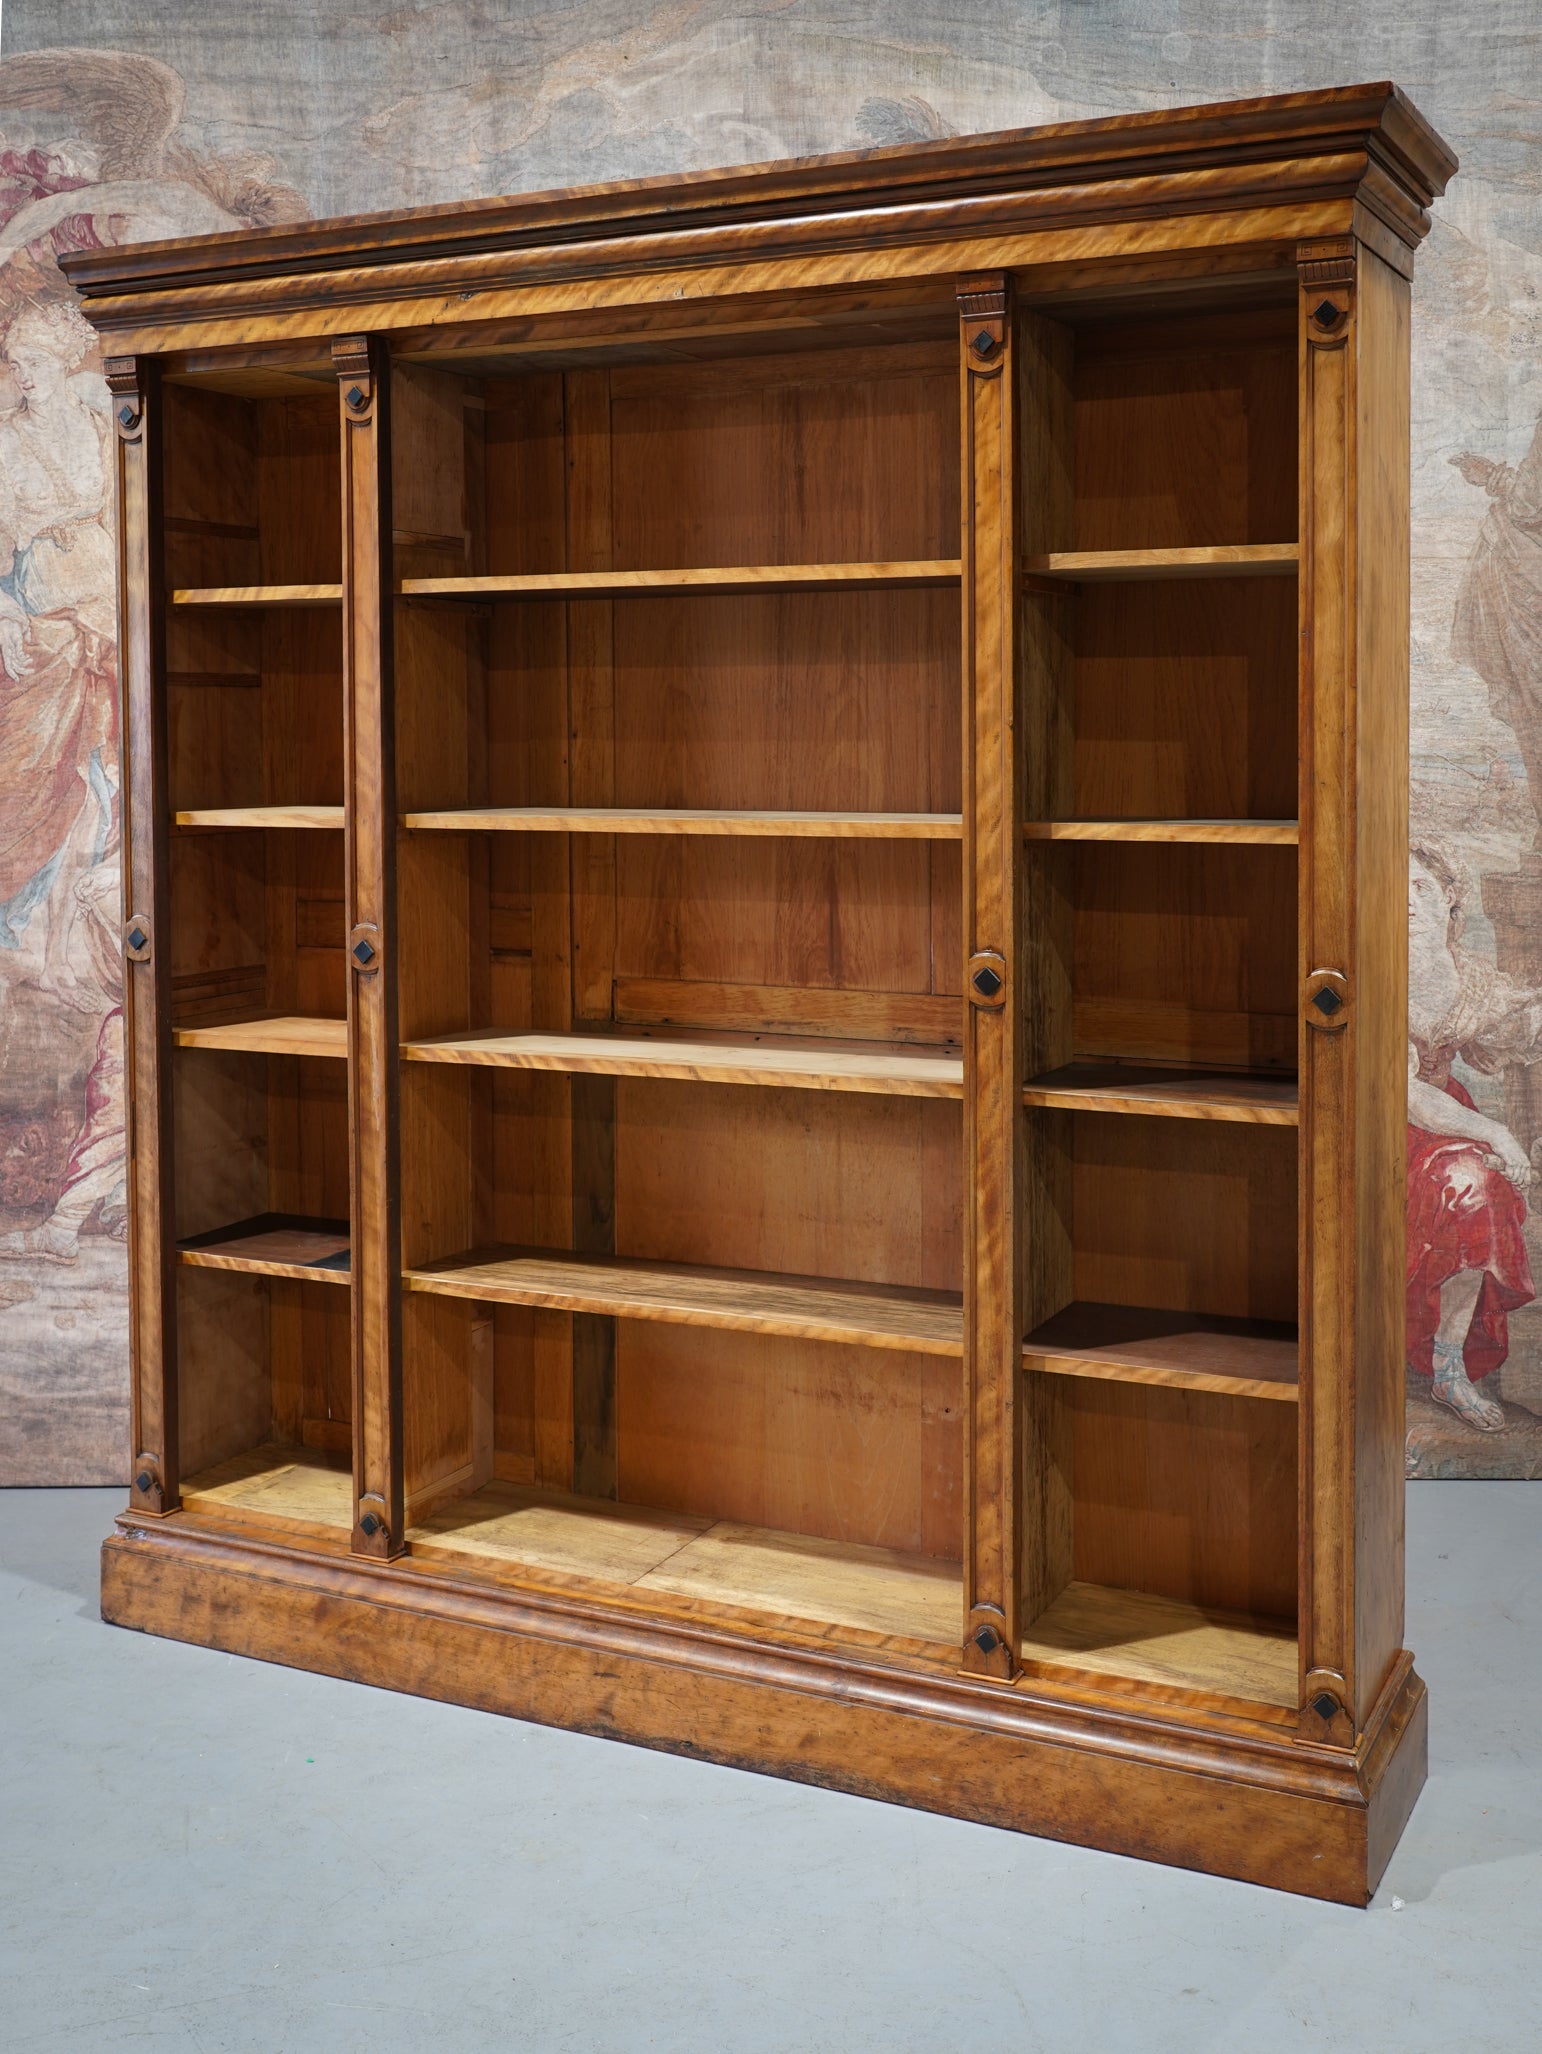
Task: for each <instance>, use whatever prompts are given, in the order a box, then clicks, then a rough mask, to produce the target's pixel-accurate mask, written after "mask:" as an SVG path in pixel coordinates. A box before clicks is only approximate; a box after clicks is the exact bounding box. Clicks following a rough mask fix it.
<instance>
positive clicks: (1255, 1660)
mask: <svg viewBox="0 0 1542 2054" xmlns="http://www.w3.org/2000/svg"><path fill="white" fill-rule="evenodd" d="M1023 1660H1024V1661H1025V1662H1028V1663H1033V1664H1042V1665H1043V1667H1044V1668H1045V1669H1047V1670H1049V1671H1050V1672H1051V1673H1053V1672H1054V1671H1055V1670H1057V1669H1063V1670H1078V1671H1081V1672H1082V1673H1083V1674H1087V1675H1098V1676H1119V1677H1123V1678H1126V1679H1127V1680H1128V1681H1130V1682H1132V1683H1156V1684H1163V1685H1166V1686H1168V1687H1169V1688H1173V1689H1178V1690H1183V1691H1195V1690H1204V1691H1209V1692H1212V1693H1214V1694H1215V1695H1216V1696H1218V1697H1222V1698H1229V1699H1234V1700H1238V1701H1241V1702H1242V1703H1256V1704H1264V1705H1279V1706H1282V1707H1284V1706H1289V1707H1292V1708H1293V1707H1294V1705H1295V1702H1296V1692H1297V1664H1298V1653H1297V1647H1296V1636H1295V1635H1294V1633H1292V1632H1291V1631H1290V1630H1289V1628H1288V1627H1281V1626H1271V1625H1270V1624H1268V1623H1267V1622H1260V1621H1254V1620H1251V1619H1245V1618H1240V1617H1238V1616H1237V1615H1235V1614H1232V1613H1227V1612H1213V1611H1209V1610H1206V1609H1205V1608H1203V1607H1201V1606H1199V1605H1186V1604H1182V1603H1179V1602H1178V1601H1176V1600H1174V1599H1172V1598H1159V1597H1152V1596H1150V1595H1148V1594H1147V1593H1146V1592H1144V1591H1138V1590H1109V1589H1106V1588H1104V1587H1102V1586H1100V1585H1098V1584H1093V1583H1071V1584H1068V1585H1067V1586H1066V1588H1065V1590H1064V1591H1062V1592H1061V1594H1060V1596H1059V1597H1058V1598H1057V1599H1056V1600H1055V1602H1054V1604H1053V1605H1051V1606H1050V1608H1049V1610H1048V1611H1047V1612H1045V1613H1043V1614H1042V1615H1041V1616H1040V1617H1039V1618H1038V1619H1036V1620H1035V1621H1034V1622H1033V1624H1032V1626H1031V1627H1030V1628H1029V1629H1028V1631H1027V1632H1026V1633H1025V1634H1024V1635H1023Z"/></svg>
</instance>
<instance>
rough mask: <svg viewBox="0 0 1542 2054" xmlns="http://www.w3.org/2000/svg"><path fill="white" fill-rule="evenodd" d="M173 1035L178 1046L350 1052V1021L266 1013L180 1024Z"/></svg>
mask: <svg viewBox="0 0 1542 2054" xmlns="http://www.w3.org/2000/svg"><path fill="white" fill-rule="evenodd" d="M172 1039H173V1041H175V1043H176V1044H177V1046H178V1048H220V1049H245V1050H249V1051H251V1052H253V1053H256V1054H263V1055H276V1056H323V1057H325V1058H327V1059H328V1060H329V1061H343V1060H345V1059H346V1058H347V1054H348V1022H347V1021H346V1020H307V1019H300V1018H297V1017H294V1016H292V1015H286V1014H264V1015H262V1016H261V1017H260V1018H258V1019H255V1020H227V1021H223V1022H220V1023H219V1024H217V1025H214V1026H209V1027H178V1028H176V1029H175V1030H174V1032H173V1034H172Z"/></svg>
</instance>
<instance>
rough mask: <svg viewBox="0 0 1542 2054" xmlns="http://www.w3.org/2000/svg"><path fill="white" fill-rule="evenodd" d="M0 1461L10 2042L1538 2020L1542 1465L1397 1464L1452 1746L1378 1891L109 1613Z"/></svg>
mask: <svg viewBox="0 0 1542 2054" xmlns="http://www.w3.org/2000/svg"><path fill="white" fill-rule="evenodd" d="M118 1502H119V1495H118V1493H117V1492H110V1491H13V1492H8V1493H0V1789H3V1809H0V1988H3V1990H4V1993H5V1994H4V1997H3V1999H0V2045H3V2046H4V2047H5V2048H6V2049H7V2050H8V2054H23V2050H27V2054H33V2050H37V2054H42V2050H44V2049H48V2050H58V2054H97V2050H98V2049H100V2050H104V2054H105V2050H109V2049H110V2050H112V2054H130V2050H137V2049H144V2050H151V2049H153V2050H155V2054H177V2050H182V2049H189V2050H194V2049H196V2050H198V2054H223V2050H236V2054H309V2050H311V2049H315V2050H325V2054H351V2050H353V2049H359V2050H361V2054H394V2050H397V2049H401V2050H412V2054H423V2050H427V2049H434V2050H436V2054H477V2050H481V2049H489V2050H494V2049H496V2050H498V2054H506V2050H510V2049H524V2048H534V2049H539V2050H542V2054H567V2050H573V2054H606V2050H613V2049H614V2050H631V2049H633V2048H659V2049H663V2050H666V2054H694V2050H697V2049H702V2050H709V2049H710V2050H712V2054H762V2050H764V2054H804V2050H808V2054H865V2050H868V2049H874V2050H877V2049H882V2050H883V2054H909V2050H912V2049H914V2050H925V2054H952V2050H954V2049H963V2048H981V2049H1012V2050H1014V2054H1016V2050H1025V2054H1027V2050H1038V2049H1045V2050H1051V2049H1052V2050H1054V2054H1113V2050H1122V2049H1127V2048H1128V2049H1132V2050H1138V2054H1165V2050H1168V2049H1172V2050H1182V2054H1205V2050H1211V2049H1215V2050H1220V2049H1237V2048H1241V2049H1245V2050H1246V2054H1274V2050H1276V2049H1290V2050H1295V2049H1302V2050H1306V2049H1311V2050H1313V2054H1322V2050H1324V2049H1353V2050H1354V2054H1380V2050H1381V2049H1388V2050H1394V2049H1395V2050H1397V2054H1422V2050H1425V2049H1430V2050H1437V2049H1438V2050H1440V2054H1488V2050H1498V2049H1502V2050H1505V2054H1511V2050H1515V2054H1522V2050H1525V2054H1530V2050H1534V2049H1536V2048H1537V2047H1538V2046H1539V2045H1542V2023H1539V2018H1542V1971H1539V1967H1538V1963H1539V1960H1542V1954H1539V1941H1542V1853H1539V1849H1542V1718H1539V1711H1542V1574H1539V1571H1542V1488H1539V1487H1538V1486H1536V1485H1528V1484H1515V1483H1483V1484H1475V1483H1469V1484H1423V1485H1416V1486H1414V1487H1413V1488H1412V1489H1411V1490H1410V1492H1409V1521H1408V1523H1409V1565H1408V1582H1409V1589H1410V1593H1411V1597H1410V1604H1409V1636H1410V1644H1411V1645H1412V1646H1413V1647H1414V1648H1415V1649H1416V1650H1417V1652H1418V1655H1419V1664H1420V1668H1421V1670H1422V1672H1423V1674H1424V1676H1425V1677H1426V1679H1427V1681H1428V1683H1429V1686H1430V1695H1431V1699H1432V1702H1433V1708H1434V1710H1433V1718H1432V1728H1433V1737H1432V1753H1433V1761H1432V1764H1431V1777H1430V1782H1429V1784H1428V1786H1427V1788H1426V1789H1425V1792H1424V1795H1423V1797H1422V1798H1421V1799H1420V1802H1419V1805H1418V1808H1417V1810H1416V1811H1415V1813H1414V1816H1413V1820H1412V1823H1411V1824H1410V1826H1409V1829H1408V1831H1407V1833H1406V1834H1405V1836H1404V1839H1403V1842H1402V1845H1401V1847H1400V1848H1399V1850H1398V1852H1397V1854H1396V1856H1395V1857H1394V1859H1393V1863H1392V1867H1391V1870H1390V1871H1389V1873H1388V1876H1387V1879H1386V1881H1385V1882H1384V1883H1383V1885H1382V1889H1381V1892H1380V1894H1379V1895H1378V1897H1377V1899H1376V1902H1375V1904H1374V1905H1373V1906H1372V1907H1371V1909H1370V1910H1369V1911H1368V1912H1355V1911H1345V1910H1341V1909H1338V1908H1336V1907H1333V1906H1327V1905H1318V1904H1309V1903H1304V1902H1302V1901H1301V1900H1299V1899H1294V1898H1287V1897H1281V1896H1277V1895H1275V1894H1274V1893H1273V1892H1271V1891H1265V1890H1258V1889H1252V1888H1249V1887H1247V1886H1245V1885H1242V1884H1237V1883H1225V1882H1217V1881H1214V1880H1212V1879H1211V1878H1208V1877H1204V1876H1194V1875H1185V1874H1183V1873H1181V1872H1179V1871H1176V1870H1173V1871H1168V1870H1163V1869H1158V1868H1154V1867H1151V1866H1149V1865H1147V1864H1145V1863H1141V1862H1133V1861H1125V1860H1121V1859H1119V1858H1118V1857H1116V1856H1111V1855H1103V1854H1094V1853H1089V1852H1087V1851H1086V1850H1084V1849H1080V1848H1071V1847H1057V1846H1054V1845H1052V1844H1050V1843H1049V1842H1046V1841H1036V1840H1028V1839H1024V1838H1021V1837H1019V1836H1017V1835H1013V1834H1008V1833H998V1832H992V1831H990V1830H988V1829H987V1828H984V1827H980V1826H971V1825H964V1824H960V1823H959V1822H957V1821H955V1820H950V1819H936V1818H928V1817H925V1816H923V1815H921V1814H920V1813H916V1812H907V1811H902V1810H898V1809H896V1808H893V1807H890V1806H887V1805H880V1804H872V1803H868V1802H866V1801H864V1800H862V1799H859V1798H852V1797H843V1796H832V1795H830V1794H828V1793H825V1792H822V1791H816V1790H807V1789H800V1788H798V1787H796V1786H794V1785H792V1784H786V1783H777V1782H773V1781H771V1780H769V1779H766V1778H763V1777H757V1776H748V1775H742V1774H738V1773H736V1772H735V1771H733V1770H729V1769H718V1768H713V1767H710V1766H705V1765H703V1764H701V1763H697V1762H687V1761H679V1760H675V1759H672V1758H671V1757H669V1756H667V1755H659V1754H649V1753H646V1752H644V1751H642V1750H640V1749H634V1748H627V1747H620V1746H616V1745H612V1744H609V1743H606V1742H604V1741H597V1740H588V1739H584V1738H582V1737H580V1736H577V1735H573V1734H568V1733H554V1732H548V1731H545V1730H544V1729H542V1728H540V1727H535V1726H521V1725H516V1724H513V1723H511V1722H509V1721H507V1720H500V1719H495V1718H492V1717H489V1716H486V1715H484V1714H482V1713H478V1712H468V1711H461V1710H458V1709H455V1708H452V1707H448V1706H444V1705H435V1704H428V1703H424V1702H421V1701H419V1700H417V1699H414V1698H407V1697H394V1696H391V1695H388V1694H386V1693H384V1692H375V1691H371V1690H365V1689H361V1688H360V1687H358V1686H357V1685H353V1684H345V1683H336V1682H332V1681H330V1680H328V1679H327V1678H325V1677H320V1676H307V1675H302V1674H299V1673H298V1672H296V1671H293V1670H287V1669H275V1668H268V1667H265V1666H264V1665H262V1664H260V1663H255V1662H246V1661H241V1660H238V1659H236V1658H234V1657H231V1656H227V1655H220V1654H214V1653H211V1652H209V1651H208V1650H206V1649H202V1648H193V1647H181V1646H177V1645H175V1644H174V1643H171V1642H168V1641H158V1640H149V1639H146V1638H144V1637H143V1636H141V1635H138V1634H132V1633H122V1632H116V1631H114V1630H112V1629H110V1628H107V1627H104V1626H102V1625H101V1623H100V1621H99V1619H98V1617H97V1604H96V1547H97V1543H98V1541H99V1540H100V1539H101V1537H102V1535H103V1533H104V1532H105V1531H106V1529H107V1527H108V1525H109V1523H110V1521H111V1517H112V1514H113V1511H114V1510H115V1508H116V1506H117V1504H118Z"/></svg>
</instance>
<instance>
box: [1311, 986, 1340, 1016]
mask: <svg viewBox="0 0 1542 2054" xmlns="http://www.w3.org/2000/svg"><path fill="white" fill-rule="evenodd" d="M1343 1003H1344V1001H1343V1000H1342V999H1341V998H1340V997H1339V995H1338V993H1337V992H1336V991H1332V990H1329V989H1328V988H1327V987H1326V986H1325V987H1324V988H1323V990H1321V991H1320V992H1318V994H1317V996H1316V997H1315V998H1314V999H1313V1000H1312V1004H1313V1005H1314V1006H1316V1008H1317V1010H1318V1012H1319V1013H1326V1014H1327V1016H1328V1018H1329V1019H1330V1020H1331V1019H1332V1018H1333V1015H1334V1014H1335V1013H1336V1012H1337V1011H1338V1009H1339V1007H1340V1006H1341V1005H1342V1004H1343Z"/></svg>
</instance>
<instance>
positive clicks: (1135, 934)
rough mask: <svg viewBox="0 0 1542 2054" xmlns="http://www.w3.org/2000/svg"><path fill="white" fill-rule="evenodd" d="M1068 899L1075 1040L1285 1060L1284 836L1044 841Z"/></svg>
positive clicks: (1291, 875) (1291, 1035)
mask: <svg viewBox="0 0 1542 2054" xmlns="http://www.w3.org/2000/svg"><path fill="white" fill-rule="evenodd" d="M1048 860H1049V862H1050V863H1051V864H1056V865H1059V866H1060V869H1059V875H1060V876H1061V877H1062V878H1063V879H1064V880H1065V883H1064V885H1063V887H1062V888H1063V889H1064V890H1065V891H1066V892H1067V893H1068V895H1069V896H1070V898H1071V900H1072V902H1073V903H1074V906H1075V914H1074V949H1075V958H1074V968H1073V972H1072V990H1073V994H1074V997H1073V1004H1072V1015H1073V1022H1074V1028H1073V1040H1074V1046H1075V1053H1076V1054H1078V1055H1086V1056H1130V1057H1136V1058H1143V1057H1144V1058H1151V1059H1156V1060H1170V1061H1175V1062H1193V1063H1202V1064H1203V1063H1221V1064H1230V1065H1233V1066H1241V1067H1247V1068H1260V1069H1265V1068H1267V1069H1287V1070H1288V1069H1294V1068H1295V1063H1296V1021H1295V964H1294V935H1295V928H1296V857H1295V851H1294V849H1291V848H1271V847H1243V848H1235V847H1226V846H1219V847H1216V846H1204V845H1197V846H1196V845H1187V844H1176V845H1168V844H1162V845H1153V844H1145V843H1137V844H1119V843H1080V844H1073V845H1070V846H1067V847H1061V848H1056V849H1055V850H1054V851H1053V853H1052V854H1051V855H1050V856H1049V858H1048Z"/></svg>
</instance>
